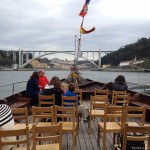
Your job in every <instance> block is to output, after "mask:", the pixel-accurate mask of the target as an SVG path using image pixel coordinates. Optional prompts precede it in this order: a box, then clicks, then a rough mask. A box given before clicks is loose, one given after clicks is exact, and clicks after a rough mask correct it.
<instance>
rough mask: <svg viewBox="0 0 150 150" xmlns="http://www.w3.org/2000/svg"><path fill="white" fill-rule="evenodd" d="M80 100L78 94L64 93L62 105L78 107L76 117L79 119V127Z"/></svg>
mask: <svg viewBox="0 0 150 150" xmlns="http://www.w3.org/2000/svg"><path fill="white" fill-rule="evenodd" d="M67 101H72V102H67ZM78 101H79V99H78V96H63V95H62V106H63V107H75V108H76V113H75V117H76V120H77V124H78V129H79V118H80V114H79V113H78Z"/></svg>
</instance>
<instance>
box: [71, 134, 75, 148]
mask: <svg viewBox="0 0 150 150" xmlns="http://www.w3.org/2000/svg"><path fill="white" fill-rule="evenodd" d="M74 147H75V136H74V133H73V134H72V150H74Z"/></svg>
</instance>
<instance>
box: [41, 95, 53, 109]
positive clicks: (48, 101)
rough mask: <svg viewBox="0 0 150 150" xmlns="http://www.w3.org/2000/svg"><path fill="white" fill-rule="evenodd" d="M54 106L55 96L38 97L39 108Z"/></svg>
mask: <svg viewBox="0 0 150 150" xmlns="http://www.w3.org/2000/svg"><path fill="white" fill-rule="evenodd" d="M54 105H55V94H53V95H39V107H42V106H46V107H50V106H54Z"/></svg>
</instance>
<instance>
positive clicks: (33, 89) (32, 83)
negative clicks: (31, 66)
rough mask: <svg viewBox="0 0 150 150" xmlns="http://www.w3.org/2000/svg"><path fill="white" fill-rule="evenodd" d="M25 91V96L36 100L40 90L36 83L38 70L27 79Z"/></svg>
mask: <svg viewBox="0 0 150 150" xmlns="http://www.w3.org/2000/svg"><path fill="white" fill-rule="evenodd" d="M26 92H27V96H28V97H30V98H31V99H33V100H34V102H35V103H37V102H38V95H39V94H41V90H40V88H39V84H38V72H36V71H35V72H33V74H32V76H31V77H30V79H29V80H28V82H27V86H26Z"/></svg>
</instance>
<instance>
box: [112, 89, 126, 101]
mask: <svg viewBox="0 0 150 150" xmlns="http://www.w3.org/2000/svg"><path fill="white" fill-rule="evenodd" d="M126 94H127V91H115V90H113V91H112V104H114V99H115V97H116V95H126Z"/></svg>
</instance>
